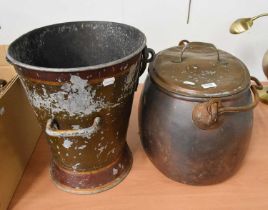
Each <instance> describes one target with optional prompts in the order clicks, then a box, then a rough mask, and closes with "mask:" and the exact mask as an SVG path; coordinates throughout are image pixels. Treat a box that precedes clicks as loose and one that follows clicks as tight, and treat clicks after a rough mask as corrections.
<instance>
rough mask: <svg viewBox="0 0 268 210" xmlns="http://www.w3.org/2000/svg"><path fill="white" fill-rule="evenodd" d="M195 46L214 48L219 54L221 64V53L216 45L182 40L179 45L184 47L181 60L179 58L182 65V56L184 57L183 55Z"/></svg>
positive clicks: (218, 59)
mask: <svg viewBox="0 0 268 210" xmlns="http://www.w3.org/2000/svg"><path fill="white" fill-rule="evenodd" d="M193 45H205V46H206V47H210V48H213V49H214V50H215V51H216V52H217V61H218V62H219V61H220V53H219V51H218V49H217V48H216V47H215V45H214V44H211V43H203V42H189V41H187V40H182V41H181V42H180V43H179V46H183V48H182V50H181V54H180V58H179V63H181V62H182V61H183V60H182V56H183V53H184V52H185V51H186V50H187V49H189V48H192V47H193Z"/></svg>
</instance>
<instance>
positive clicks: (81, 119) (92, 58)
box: [7, 21, 153, 194]
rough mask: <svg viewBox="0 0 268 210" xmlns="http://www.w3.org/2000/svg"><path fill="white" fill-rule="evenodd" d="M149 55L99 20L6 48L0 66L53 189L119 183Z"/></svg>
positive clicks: (119, 27)
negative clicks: (37, 131) (13, 79)
mask: <svg viewBox="0 0 268 210" xmlns="http://www.w3.org/2000/svg"><path fill="white" fill-rule="evenodd" d="M149 53H151V54H153V51H152V50H150V49H148V48H146V38H145V35H144V34H143V33H142V32H141V31H139V30H138V29H136V28H134V27H131V26H128V25H125V24H120V23H112V22H99V21H88V22H69V23H61V24H56V25H50V26H46V27H42V28H39V29H36V30H33V31H31V32H29V33H27V34H25V35H23V36H21V37H20V38H18V39H17V40H15V41H14V42H13V43H12V44H11V45H10V46H9V49H8V54H7V59H8V61H9V62H11V63H12V64H13V65H14V66H15V69H16V71H17V73H18V74H19V77H20V79H21V81H22V84H23V86H24V88H25V91H26V93H27V96H28V99H29V101H30V103H31V105H32V106H33V108H34V111H35V113H36V116H37V118H38V120H39V122H40V125H41V126H42V128H43V129H44V130H45V133H46V136H47V141H48V144H49V145H50V148H51V152H52V161H51V169H50V173H51V177H52V179H53V181H54V182H55V184H56V185H57V186H58V187H59V188H61V189H63V190H65V191H68V192H73V193H80V194H81V193H82V194H83V193H96V192H101V191H103V190H107V189H109V188H111V187H113V186H115V185H116V184H118V183H119V182H120V181H122V180H123V179H124V177H126V175H127V174H128V172H129V170H130V168H131V164H132V155H131V152H130V150H129V148H128V145H127V143H126V133H127V128H128V121H129V116H130V112H131V106H132V100H133V93H134V91H135V90H136V87H137V84H138V78H139V76H140V75H141V74H142V73H143V71H144V69H145V68H146V64H147V63H148V62H149V60H148V56H149Z"/></svg>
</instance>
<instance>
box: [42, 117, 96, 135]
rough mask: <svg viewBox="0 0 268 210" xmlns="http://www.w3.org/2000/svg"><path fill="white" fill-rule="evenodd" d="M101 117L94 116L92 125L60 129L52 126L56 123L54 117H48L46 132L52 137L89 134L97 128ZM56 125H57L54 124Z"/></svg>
mask: <svg viewBox="0 0 268 210" xmlns="http://www.w3.org/2000/svg"><path fill="white" fill-rule="evenodd" d="M100 121H101V118H100V117H96V118H95V119H94V122H93V124H92V126H90V127H88V128H82V129H74V130H60V129H55V128H53V125H56V124H57V123H55V120H54V119H49V120H48V121H47V124H46V130H45V131H46V134H47V135H49V136H53V137H63V138H64V137H74V136H90V135H92V134H93V133H94V132H96V131H97V130H98V129H99V124H100ZM54 127H55V126H54ZM56 127H57V126H56Z"/></svg>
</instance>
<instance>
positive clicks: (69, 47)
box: [9, 22, 145, 68]
mask: <svg viewBox="0 0 268 210" xmlns="http://www.w3.org/2000/svg"><path fill="white" fill-rule="evenodd" d="M144 42H145V37H144V35H143V33H141V32H140V31H139V30H137V29H135V28H133V27H130V26H127V25H123V24H118V23H110V22H76V23H64V24H58V25H52V26H47V27H43V28H40V29H36V30H34V31H31V32H29V33H27V34H25V35H23V36H22V37H20V38H19V39H17V40H16V41H15V42H13V43H12V44H11V46H10V48H9V55H10V56H11V57H12V58H13V59H15V60H17V61H19V62H21V63H24V64H29V65H32V66H38V67H46V68H75V67H86V66H94V65H98V64H105V63H108V62H112V61H116V60H119V59H122V58H124V57H126V56H129V55H131V54H132V53H134V52H136V51H137V50H138V49H140V48H141V47H142V46H143V45H144Z"/></svg>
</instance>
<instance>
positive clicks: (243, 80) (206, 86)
mask: <svg viewBox="0 0 268 210" xmlns="http://www.w3.org/2000/svg"><path fill="white" fill-rule="evenodd" d="M251 80H253V81H254V82H255V83H256V85H255V84H251ZM257 89H262V85H261V84H260V82H259V81H258V80H257V79H256V78H254V77H251V76H250V75H249V72H248V70H247V68H246V66H245V65H244V64H243V63H242V62H241V61H240V60H239V59H237V58H236V57H234V56H233V55H231V54H229V53H227V52H225V51H222V50H219V49H217V48H216V47H215V46H214V45H212V44H210V43H202V42H188V41H185V40H184V41H183V42H181V43H180V45H179V46H176V47H171V48H168V49H166V50H163V51H160V52H159V53H157V55H156V57H155V59H154V61H153V62H152V63H151V64H150V66H149V76H148V77H147V80H146V82H145V86H144V90H143V93H142V96H141V99H140V104H139V128H140V135H141V141H142V145H143V147H144V150H145V152H146V153H147V155H148V157H149V158H150V159H151V161H152V162H153V164H154V165H155V166H156V167H157V168H158V169H159V170H160V171H161V172H162V173H164V174H165V175H166V176H168V177H169V178H171V179H173V180H176V181H179V182H182V183H187V184H192V185H209V184H215V183H219V182H222V181H224V180H226V179H227V178H228V177H230V176H232V175H233V174H234V173H235V172H236V170H237V169H238V168H239V166H240V165H241V162H242V160H243V158H244V156H245V153H246V151H247V147H248V144H249V139H250V136H251V131H252V123H253V111H252V109H253V108H254V107H255V106H256V105H257V103H258V99H259V97H258V93H257ZM252 96H254V99H253V98H252Z"/></svg>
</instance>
